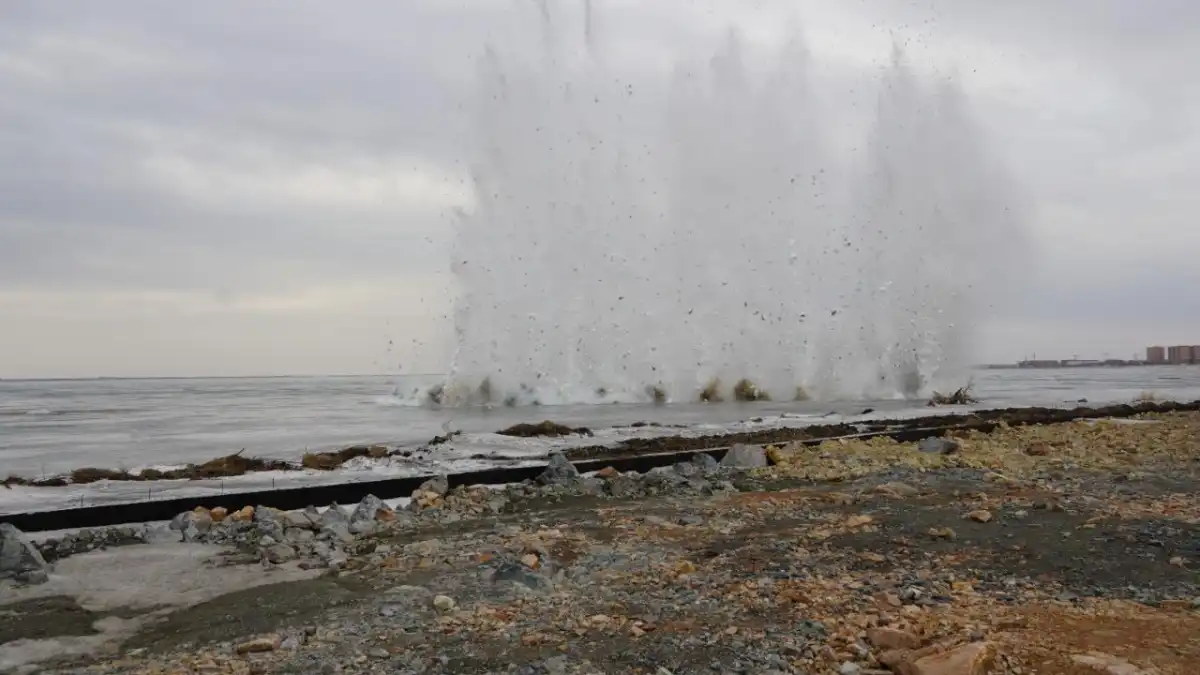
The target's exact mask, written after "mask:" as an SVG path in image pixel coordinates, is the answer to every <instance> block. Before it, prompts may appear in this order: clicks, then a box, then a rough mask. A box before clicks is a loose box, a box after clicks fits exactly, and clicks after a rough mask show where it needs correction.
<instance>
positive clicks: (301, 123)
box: [0, 0, 1200, 376]
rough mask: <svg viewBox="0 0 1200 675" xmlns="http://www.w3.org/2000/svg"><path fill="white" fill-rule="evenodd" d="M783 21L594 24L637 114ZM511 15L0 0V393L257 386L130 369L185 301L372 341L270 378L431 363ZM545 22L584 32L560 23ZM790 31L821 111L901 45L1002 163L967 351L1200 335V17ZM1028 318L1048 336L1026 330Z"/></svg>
mask: <svg viewBox="0 0 1200 675" xmlns="http://www.w3.org/2000/svg"><path fill="white" fill-rule="evenodd" d="M552 4H553V3H552ZM784 4H785V3H770V2H768V3H765V4H764V7H765V9H764V8H763V7H760V8H759V9H758V10H755V11H753V12H750V11H748V10H743V9H741V8H743V7H745V3H738V2H733V1H732V0H722V1H720V2H713V3H709V4H707V5H705V7H704V8H703V9H697V8H696V7H695V6H693V5H692V4H690V3H684V2H659V3H635V2H627V1H625V0H611V1H609V2H604V1H600V0H597V2H595V5H596V6H597V8H598V10H599V13H598V15H597V18H596V24H595V27H596V31H597V39H599V40H601V41H602V42H603V43H604V44H605V46H606V50H605V52H604V53H605V56H606V58H607V59H608V60H609V65H610V68H611V69H612V72H613V73H615V76H616V77H619V78H622V80H623V81H626V82H628V83H630V84H631V86H634V87H635V88H636V89H637V91H639V92H643V91H644V92H646V98H647V100H650V99H651V98H652V97H653V95H654V94H655V92H654V88H655V87H656V86H658V85H659V84H660V83H661V82H662V81H663V80H662V77H661V76H662V75H663V74H664V73H665V72H667V71H668V70H669V69H670V68H671V67H672V64H673V63H674V61H675V60H676V59H677V58H678V57H680V56H685V55H696V54H704V53H706V52H707V51H710V50H711V49H712V48H713V47H714V45H715V41H716V40H717V39H719V37H720V35H721V34H722V33H723V32H724V30H725V29H726V27H727V25H728V20H729V19H731V18H732V19H734V20H735V22H736V23H738V24H740V25H741V26H742V28H743V29H744V30H745V32H746V35H747V43H748V44H749V45H750V48H751V49H753V48H754V47H755V45H756V44H757V43H759V42H761V41H764V40H772V39H779V38H780V37H782V36H783V33H784V29H783V27H782V26H783V23H782V22H781V19H782V18H786V17H787V13H786V12H785V11H784V10H783V9H782V7H783V5H784ZM522 6H523V7H524V9H523V10H521V12H522V13H521V14H518V13H517V12H516V10H514V9H513V7H514V5H513V3H508V2H500V1H487V2H484V1H480V2H472V3H461V4H457V5H456V4H454V3H446V2H433V1H431V0H420V1H413V2H405V3H388V2H382V1H379V2H368V3H356V4H354V5H352V6H349V7H347V6H346V5H344V4H334V3H327V2H317V1H315V0H305V1H302V2H282V1H280V2H261V3H256V4H255V5H254V6H253V8H250V7H248V6H245V5H241V4H236V3H189V4H175V3H171V4H164V3H161V2H151V1H149V0H122V1H120V2H109V3H103V4H98V3H85V4H82V5H78V6H71V7H65V6H58V5H55V4H53V3H42V2H36V1H35V0H24V1H21V2H15V3H9V4H7V5H6V6H5V9H4V10H0V12H2V16H0V92H4V93H3V95H0V312H2V313H3V315H4V316H5V321H6V323H8V322H10V321H11V322H12V323H14V324H20V326H21V330H20V332H19V334H15V333H14V334H10V335H9V337H8V338H6V340H7V342H0V347H2V348H0V376H4V375H34V374H56V375H61V374H72V373H79V374H100V373H111V372H116V371H120V372H121V373H137V374H155V373H157V372H161V371H172V372H216V371H221V372H231V369H232V371H236V372H256V371H260V370H263V369H264V367H263V366H260V365H259V364H261V363H262V361H261V357H262V354H261V353H259V352H256V351H255V350H254V349H250V348H247V349H246V350H245V351H244V352H240V354H242V356H238V354H239V352H238V351H237V349H236V348H234V347H226V348H222V350H221V351H219V352H214V351H204V348H203V347H196V348H195V349H194V350H192V351H188V352H185V353H183V354H182V355H179V354H177V355H175V356H176V357H177V360H176V361H174V362H172V361H170V360H168V359H163V360H160V361H154V362H153V363H152V364H151V365H139V361H138V360H137V358H135V355H136V354H137V353H138V352H139V350H142V349H143V347H144V345H145V344H147V342H146V341H147V340H150V339H151V338H150V337H140V336H145V335H146V333H147V331H146V328H145V321H146V320H149V319H144V317H143V314H144V313H145V312H150V313H151V314H150V315H151V316H152V317H155V316H156V317H162V320H163V323H164V325H163V326H161V327H160V328H158V329H156V330H155V331H153V339H154V340H171V339H177V338H179V337H180V334H179V331H183V330H188V331H192V332H193V333H195V332H196V331H199V330H201V327H200V326H199V324H195V323H187V322H184V321H182V320H180V322H178V323H176V324H175V325H176V326H178V329H177V330H176V331H175V332H173V331H172V329H171V323H172V322H171V317H173V316H176V315H178V316H184V315H185V314H187V312H188V311H190V310H188V309H187V307H185V305H188V304H192V305H194V306H193V308H192V309H193V310H194V309H195V306H200V305H202V306H203V307H204V308H205V309H204V310H203V311H204V312H206V314H205V315H204V316H205V317H207V318H205V319H204V323H203V330H204V331H211V332H212V333H213V334H221V335H224V336H228V339H230V340H234V339H235V338H236V336H237V335H242V334H244V335H245V336H247V339H250V337H249V336H257V337H255V338H254V339H255V340H266V339H267V337H266V336H270V335H271V334H272V332H273V330H276V329H277V331H278V333H279V334H280V335H286V334H288V333H289V332H291V331H295V330H297V329H298V327H304V328H302V329H303V330H306V331H309V332H310V333H312V332H320V331H317V329H314V327H315V326H323V325H325V324H328V323H330V322H342V323H343V324H344V325H345V327H346V330H345V332H355V333H358V334H365V335H366V336H365V337H363V336H362V335H360V336H359V337H356V338H355V339H354V340H350V341H345V342H338V338H337V337H336V335H337V333H336V332H334V333H331V334H330V341H328V342H327V343H320V344H317V343H316V342H313V341H308V342H304V343H303V344H300V343H297V344H296V345H295V346H293V347H281V351H282V353H281V354H275V355H272V360H271V361H270V363H269V364H268V365H269V368H267V369H268V370H270V369H274V370H276V371H280V370H288V369H292V370H312V368H310V367H306V364H320V368H319V369H327V370H364V369H366V370H370V369H373V368H376V367H377V366H376V365H374V364H375V363H376V361H377V360H378V359H380V358H382V357H381V354H382V353H383V352H384V351H385V347H384V345H386V342H387V339H388V338H389V337H395V335H393V333H395V334H396V335H399V334H401V333H402V334H403V335H404V340H403V341H405V342H412V341H413V340H416V341H417V342H418V343H419V345H418V346H420V349H409V350H408V351H406V352H405V353H404V354H403V358H404V360H406V361H409V360H413V359H416V360H424V362H423V363H422V367H421V368H419V369H424V370H430V369H436V368H438V367H440V366H441V363H440V359H441V358H443V356H444V354H443V353H442V351H441V349H442V347H441V346H439V345H440V344H441V343H440V340H442V338H443V337H444V335H445V329H446V322H445V320H444V319H442V318H441V317H443V316H444V315H445V314H446V312H447V307H446V298H447V297H448V293H449V292H450V286H449V279H448V277H446V276H445V274H444V271H445V268H446V267H447V261H448V258H447V255H448V254H447V246H448V243H449V239H450V231H451V223H452V217H453V216H452V213H451V211H452V207H453V206H454V205H456V204H459V203H462V202H464V201H469V200H470V196H469V187H468V184H467V183H466V180H467V177H468V171H469V165H470V162H471V160H472V155H473V152H474V150H475V147H476V145H475V143H474V141H473V139H474V137H473V134H474V128H473V126H472V122H473V118H472V116H471V103H472V97H473V96H474V95H475V93H476V92H475V90H474V74H475V72H476V71H475V69H476V68H477V66H478V62H477V60H478V56H479V54H480V53H481V50H482V46H483V44H484V42H485V41H487V40H488V39H489V38H492V37H496V36H501V35H514V34H515V35H517V36H519V37H520V38H521V39H522V40H524V41H525V42H527V43H528V44H527V47H528V49H529V51H530V53H533V52H534V51H535V50H536V49H537V48H538V45H539V41H540V40H542V39H543V38H544V36H543V34H542V33H541V32H540V29H539V27H538V25H537V22H536V16H537V11H536V6H535V3H526V4H525V5H522ZM556 7H557V6H556ZM556 17H557V20H559V21H563V22H569V28H570V30H576V29H578V28H579V26H581V23H580V21H581V18H580V16H579V15H578V14H577V13H576V14H571V13H567V14H556ZM530 19H533V20H532V21H530ZM795 19H796V22H797V25H799V26H800V27H801V28H802V30H803V31H804V32H805V33H806V34H807V36H808V38H809V43H810V44H811V47H812V49H813V51H814V52H817V57H818V59H819V60H820V61H821V62H822V63H823V64H824V65H823V66H822V68H821V70H820V78H821V79H822V87H823V90H824V91H827V92H830V93H829V95H828V97H827V100H826V104H827V106H828V107H829V108H830V113H831V114H840V115H843V116H844V117H845V118H846V119H847V120H854V119H859V120H861V119H862V118H863V117H864V116H865V115H866V111H867V110H869V109H870V105H871V103H870V102H871V97H872V96H873V91H872V86H873V84H874V83H876V81H877V79H876V78H877V73H878V71H879V66H880V65H882V64H883V63H884V62H885V61H886V59H887V52H888V47H889V43H890V41H891V40H892V39H893V38H895V39H898V40H901V41H906V42H907V43H908V45H909V48H910V53H911V55H912V57H913V59H914V62H915V63H917V64H918V65H919V66H920V67H922V68H924V69H926V70H927V71H929V72H934V73H938V74H940V76H942V77H960V78H961V79H962V81H963V82H964V85H965V86H966V88H967V90H968V92H969V93H970V95H971V105H972V106H973V108H974V109H975V110H976V112H977V113H978V114H979V116H980V119H981V120H982V123H983V125H984V127H985V129H986V130H987V132H988V134H989V140H990V141H991V143H992V145H993V146H995V147H997V148H999V149H1000V150H1001V151H1002V153H1003V155H1004V157H1005V159H1006V160H1007V161H1008V162H1009V164H1010V165H1011V166H1012V167H1013V168H1014V169H1015V172H1016V174H1017V176H1018V177H1019V178H1020V180H1021V183H1022V184H1023V187H1024V189H1025V192H1026V195H1027V198H1028V202H1029V208H1030V214H1031V216H1030V232H1029V236H1030V239H1031V248H1032V250H1033V252H1034V255H1033V256H1032V257H1030V258H1029V259H1022V260H1013V261H1011V264H1012V265H1013V266H1017V267H1021V268H1023V269H1027V270H1028V274H1027V275H1025V276H1026V277H1027V279H1028V281H1029V285H1030V286H1031V287H1032V289H1033V290H1032V291H1031V292H1028V293H1022V294H1020V295H1019V296H1018V297H1017V298H1016V299H1012V300H1011V301H1009V302H1006V303H1004V305H1003V306H1002V307H997V308H996V309H995V310H994V312H993V315H994V316H993V319H994V321H996V322H999V323H1003V324H1006V325H1008V326H1021V327H1023V328H1022V329H1021V331H1024V332H1021V331H1018V330H1017V329H1015V328H1014V329H1012V330H1010V331H1009V333H1006V335H1007V334H1010V333H1011V334H1013V335H1018V336H1021V335H1023V337H1018V338H1017V339H1016V341H1015V343H1014V342H1013V341H1012V340H1009V341H1008V342H1007V343H1006V344H1004V345H999V346H994V345H989V346H988V347H987V353H986V354H984V356H985V357H987V358H994V359H1004V358H1012V357H1014V356H1019V355H1021V354H1022V353H1026V352H1029V351H1034V350H1039V351H1041V352H1043V353H1045V352H1049V351H1053V350H1055V349H1059V350H1063V351H1071V350H1072V347H1071V344H1070V341H1072V340H1076V339H1077V337H1075V336H1077V335H1078V333H1073V332H1072V331H1071V330H1070V329H1068V328H1065V327H1064V326H1065V324H1064V323H1063V322H1064V321H1067V320H1070V321H1074V322H1076V323H1075V324H1074V325H1078V326H1088V327H1091V326H1095V325H1097V322H1103V321H1112V322H1126V323H1128V322H1136V323H1137V324H1138V325H1139V326H1141V327H1142V330H1141V333H1136V332H1134V331H1131V330H1129V329H1128V328H1127V327H1126V329H1125V330H1123V331H1122V332H1121V333H1120V334H1119V335H1118V334H1117V333H1116V332H1114V334H1113V337H1112V344H1111V345H1110V344H1107V343H1100V344H1099V347H1098V348H1103V349H1105V350H1109V351H1114V352H1116V351H1122V352H1123V351H1128V350H1129V349H1130V348H1132V346H1136V345H1138V344H1141V342H1143V341H1146V342H1149V341H1156V337H1155V336H1156V334H1157V333H1158V332H1160V329H1159V328H1158V326H1161V327H1163V328H1162V330H1170V331H1174V332H1177V333H1184V332H1187V331H1189V330H1191V331H1194V332H1195V333H1196V334H1197V339H1200V319H1197V320H1194V323H1193V324H1192V325H1188V324H1187V322H1186V321H1184V323H1183V324H1181V323H1180V322H1181V319H1180V316H1181V308H1185V309H1187V311H1188V312H1190V315H1191V316H1200V312H1197V311H1196V309H1197V308H1196V307H1195V301H1194V300H1186V299H1182V298H1181V299H1179V300H1175V299H1173V298H1175V297H1176V296H1177V295H1178V294H1177V293H1176V291H1175V290H1173V289H1179V288H1195V285H1196V282H1197V278H1196V275H1195V273H1194V272H1193V268H1194V263H1193V262H1192V259H1193V256H1194V251H1195V250H1197V248H1198V247H1200V228H1197V227H1195V225H1194V223H1192V222H1191V219H1192V217H1193V214H1195V213H1196V212H1197V208H1198V207H1200V202H1198V198H1197V197H1195V196H1194V195H1195V194H1196V193H1195V192H1194V186H1193V185H1192V183H1194V176H1195V174H1196V164H1195V159H1194V158H1195V157H1196V156H1197V151H1200V114H1197V113H1198V112H1200V84H1197V82H1196V80H1195V78H1194V77H1193V76H1192V73H1191V72H1190V71H1191V64H1194V63H1196V62H1200V39H1197V38H1200V28H1197V27H1198V26H1200V6H1197V5H1195V4H1194V3H1185V2H1183V1H1182V0H1156V1H1151V2H1145V3H1136V6H1134V5H1133V4H1131V3H1128V2H1124V1H1122V0H1102V1H1099V2H1097V1H1088V2H1085V1H1083V0H1073V1H1069V0H1055V1H1043V2H1033V1H1032V0H1021V1H1019V2H1008V3H994V2H986V1H984V0H971V1H962V0H954V1H951V0H943V1H939V2H934V3H932V5H928V4H922V5H920V6H917V5H914V4H912V3H907V2H899V1H895V0H867V1H866V2H863V3H832V2H819V1H817V0H812V1H811V2H808V3H804V4H803V5H802V6H801V8H800V9H799V11H798V12H797V13H796V16H795ZM563 30H564V31H565V30H567V28H566V27H564V28H563ZM952 64H956V65H957V67H958V70H957V72H958V73H959V74H958V75H955V74H954V71H952V70H951V65H952ZM848 124H849V122H848ZM630 133H650V130H649V129H641V130H639V129H632V130H631V132H630ZM389 289H394V290H389ZM322 293H326V294H328V293H335V294H340V295H339V296H338V297H341V298H343V299H344V302H343V303H342V306H340V307H339V305H338V303H330V302H327V301H325V300H318V299H314V298H324V297H326V296H325V295H322ZM155 294H158V295H155ZM1191 295H1192V296H1194V295H1195V294H1194V293H1193V294H1191ZM147 297H154V298H157V299H155V300H153V301H152V302H151V301H148V300H145V298H147ZM288 297H290V298H291V299H290V300H287V299H286V298H288ZM200 299H205V300H203V302H202V301H201V300H200ZM422 299H424V301H422ZM209 302H211V305H209V304H206V303H209ZM238 302H242V303H249V304H245V305H238V304H237V303H238ZM139 303H142V304H139ZM146 303H149V304H146ZM255 303H257V304H255ZM306 303H307V304H306ZM372 303H375V304H374V305H372ZM248 307H249V308H251V309H247V308H248ZM131 308H133V309H131ZM148 308H149V309H148ZM196 311H199V310H196ZM246 312H251V313H252V314H254V318H253V320H251V319H248V318H246ZM255 313H256V314H255ZM283 314H286V317H287V318H281V317H283ZM68 316H69V317H70V318H69V320H68V319H67V318H65V317H68ZM273 316H274V317H275V319H274V321H275V322H274V323H272V321H273V319H272V317H273ZM389 319H395V321H396V323H398V324H401V325H403V326H404V328H402V329H396V328H394V327H393V329H387V328H386V327H385V324H386V322H387V320H389ZM1039 321H1041V322H1044V325H1050V322H1054V325H1055V326H1057V327H1058V332H1055V333H1052V334H1047V333H1046V332H1045V331H1039V330H1037V329H1036V328H1031V326H1036V325H1038V322H1039ZM122 323H124V324H125V325H128V326H131V327H132V326H135V325H136V326H138V327H139V328H138V330H136V331H135V330H133V329H132V328H130V329H129V330H128V331H127V332H122V331H123V329H122V328H121V325H122ZM273 326H274V327H275V328H274V329H273V328H272V327H273ZM389 330H390V331H391V332H389ZM1088 330H1092V329H1091V328H1089V329H1088ZM97 331H103V332H106V333H108V332H111V333H114V334H116V335H124V338H123V340H120V341H117V342H116V343H113V344H117V345H121V346H110V347H108V349H109V351H104V350H98V348H93V347H87V348H84V347H85V344H86V343H87V341H88V340H89V335H90V334H95V333H96V332H97ZM1080 331H1083V329H1080ZM320 334H322V335H324V334H325V333H324V332H320ZM34 341H38V342H39V343H40V344H38V346H37V348H36V349H35V348H34V347H33V346H32V345H33V342H34ZM282 342H286V341H284V340H283V339H282V338H281V343H282ZM139 345H141V346H139ZM370 345H375V346H370ZM68 356H69V357H70V358H67V357H68ZM256 359H258V360H256ZM147 363H150V362H149V361H147ZM114 369H115V370H114Z"/></svg>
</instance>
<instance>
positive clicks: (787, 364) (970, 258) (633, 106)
mask: <svg viewBox="0 0 1200 675" xmlns="http://www.w3.org/2000/svg"><path fill="white" fill-rule="evenodd" d="M582 7H583V6H582V5H581V8H582ZM541 11H542V14H541V16H540V17H535V18H534V19H533V20H535V21H541V22H542V29H543V33H544V38H545V39H543V40H541V41H532V43H531V41H529V40H527V39H525V40H514V41H505V40H504V39H501V38H497V40H496V41H495V42H494V43H493V44H492V45H491V46H490V47H489V49H488V50H487V52H486V55H485V58H483V59H481V62H482V67H481V69H480V74H479V78H480V84H479V97H478V105H477V111H476V112H477V113H478V120H479V131H480V136H479V139H478V146H479V152H478V156H477V158H476V163H475V167H474V179H475V187H476V196H477V207H476V208H475V209H474V210H473V211H471V212H470V213H465V214H463V216H462V218H461V221H460V222H459V225H458V232H457V234H458V238H457V249H456V252H455V258H454V261H453V268H454V271H455V274H456V277H457V279H458V280H459V282H460V283H461V297H460V299H459V304H458V308H457V315H456V317H457V318H456V321H457V323H456V327H457V331H456V335H457V349H456V350H455V353H454V359H453V363H452V364H451V367H450V368H449V372H450V374H451V375H450V378H449V381H448V382H447V384H446V389H445V390H443V391H442V392H440V394H439V395H440V396H441V397H442V398H443V400H444V402H446V403H471V402H478V401H479V400H480V399H487V398H490V399H491V400H494V401H503V400H509V401H512V402H516V403H518V404H520V403H529V402H533V401H539V402H541V403H581V402H611V401H621V402H629V401H646V400H650V399H651V398H653V397H654V396H655V395H665V396H666V397H667V398H668V399H669V400H672V401H694V400H696V398H697V395H698V393H699V392H700V391H702V390H703V389H704V388H705V387H706V386H708V385H709V384H710V383H711V382H714V381H719V382H720V383H721V392H720V393H721V395H723V396H725V397H729V396H730V395H731V391H730V389H731V388H732V387H733V386H734V384H735V383H736V382H738V381H740V380H741V379H742V378H747V379H748V380H749V381H751V382H753V383H754V384H756V385H757V386H758V387H759V388H760V389H762V390H765V391H767V392H768V393H769V394H770V395H771V397H772V398H774V399H776V400H781V399H782V400H790V399H792V398H794V397H795V396H796V395H797V388H798V387H799V388H802V389H803V390H804V392H805V393H806V394H807V395H809V396H812V397H814V398H818V399H832V398H838V397H853V398H889V397H894V396H898V395H904V394H909V395H912V394H915V393H917V392H918V390H919V391H920V393H928V390H929V389H930V388H931V387H940V388H953V387H952V386H951V385H953V384H961V382H962V379H963V376H964V373H965V370H966V364H967V363H968V361H967V358H968V355H969V349H968V347H969V345H970V342H971V335H970V329H971V327H972V325H973V319H974V318H975V316H974V315H973V309H974V308H978V307H981V306H984V305H985V304H986V303H985V302H984V301H985V300H986V298H985V297H984V296H983V290H984V288H985V287H997V286H1004V285H1005V284H1004V279H1005V274H1011V273H1012V271H1013V270H1016V269H1018V267H1017V266H1012V265H1008V266H1007V271H1006V269H1004V268H999V267H995V266H993V263H994V262H995V261H1000V260H1004V259H1005V255H1003V253H1002V252H1004V251H1006V250H1007V249H1009V248H1010V247H1011V246H1013V245H1015V242H1019V241H1020V240H1021V238H1020V236H1019V235H1020V231H1021V229H1022V228H1021V219H1020V217H1019V212H1020V209H1019V208H1017V204H1016V196H1017V195H1016V190H1015V189H1014V187H1013V185H1012V181H1011V180H1010V179H1009V177H1008V175H1007V174H1006V173H1005V171H1004V170H1002V169H1001V168H1000V167H999V166H998V165H997V163H996V162H995V160H994V159H993V158H992V157H991V156H990V154H989V152H988V149H987V143H986V139H984V138H983V137H982V135H981V133H980V132H979V131H978V129H977V128H976V126H975V124H974V122H973V120H972V115H971V112H970V106H969V101H967V100H966V97H965V95H964V93H963V91H962V88H961V86H960V84H961V83H960V82H959V81H958V80H956V79H953V78H951V79H942V80H941V81H939V82H932V81H927V80H925V79H923V78H922V77H921V76H920V75H919V74H918V73H917V72H916V71H915V70H914V69H913V68H911V67H910V66H909V64H908V63H907V62H906V59H905V56H904V54H903V53H902V52H901V51H900V49H899V48H897V50H896V52H895V54H894V55H893V59H892V62H891V64H890V66H888V67H887V68H885V69H884V72H883V74H882V75H881V77H880V80H879V82H878V103H877V106H876V109H875V111H874V115H873V120H872V121H871V122H870V124H869V126H868V128H866V129H863V130H862V133H863V139H862V141H861V143H858V144H857V146H858V150H859V151H858V152H856V153H848V152H844V150H845V148H840V149H839V148H834V147H831V146H830V144H829V142H828V139H829V138H831V137H833V136H837V135H845V134H844V130H843V129H842V128H841V127H843V126H845V124H846V122H845V121H843V120H841V119H828V118H824V117H823V116H822V108H821V106H820V105H818V104H819V99H818V97H819V96H820V95H821V94H820V92H819V91H818V90H817V89H815V88H814V87H813V86H812V84H811V82H810V75H811V73H812V72H813V71H814V70H816V69H820V68H822V67H823V64H821V63H820V62H814V61H813V59H812V58H810V56H809V54H808V51H807V50H806V48H805V46H804V40H803V36H802V34H801V33H799V32H797V33H796V34H795V35H793V36H792V39H791V40H790V41H788V42H787V43H786V44H785V45H784V46H783V47H782V48H781V49H780V50H779V51H778V53H777V54H775V56H774V58H773V59H772V61H771V62H770V64H769V65H768V67H766V68H762V67H758V66H757V65H756V64H755V63H754V62H753V60H752V59H750V58H749V57H748V56H747V50H746V49H744V47H743V45H742V43H741V41H740V40H739V38H738V36H737V33H736V32H731V33H730V35H729V37H728V39H727V40H726V41H725V42H724V43H723V44H721V45H719V46H716V48H715V52H714V53H713V55H712V56H711V59H710V60H708V62H703V61H702V62H697V63H692V62H689V61H688V60H686V59H683V58H681V59H680V61H679V65H678V67H677V69H676V71H675V73H674V75H673V76H664V77H663V81H662V82H661V87H658V86H650V87H647V86H646V85H645V83H644V82H641V83H639V85H638V87H637V88H635V87H634V85H633V84H632V83H631V82H629V81H625V80H623V79H622V77H621V73H620V72H618V71H614V70H611V69H610V68H609V67H608V66H607V65H606V64H607V63H608V59H607V58H606V57H607V54H606V47H605V43H604V40H603V36H599V37H598V36H596V35H595V34H593V33H592V32H590V31H587V30H585V27H586V26H590V25H591V23H590V21H589V20H588V17H586V16H579V15H576V14H572V13H571V11H570V7H569V6H564V5H556V6H555V8H553V9H548V8H547V6H546V4H545V3H541ZM531 45H532V46H531ZM984 282H988V283H984ZM485 383H486V384H485ZM481 385H482V391H481Z"/></svg>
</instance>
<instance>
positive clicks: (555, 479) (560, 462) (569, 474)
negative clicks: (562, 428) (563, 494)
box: [538, 451, 579, 485]
mask: <svg viewBox="0 0 1200 675" xmlns="http://www.w3.org/2000/svg"><path fill="white" fill-rule="evenodd" d="M578 479H579V469H576V468H575V465H574V464H572V463H571V462H570V460H568V459H567V458H566V456H565V455H563V454H562V453H561V452H558V451H555V452H552V453H550V463H549V464H547V465H546V470H545V471H543V472H542V474H541V475H540V476H538V482H539V483H541V484H542V485H562V484H564V483H573V482H575V481H576V480H578Z"/></svg>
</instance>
